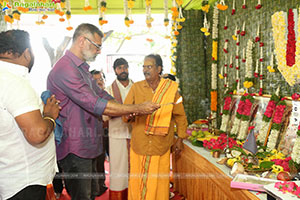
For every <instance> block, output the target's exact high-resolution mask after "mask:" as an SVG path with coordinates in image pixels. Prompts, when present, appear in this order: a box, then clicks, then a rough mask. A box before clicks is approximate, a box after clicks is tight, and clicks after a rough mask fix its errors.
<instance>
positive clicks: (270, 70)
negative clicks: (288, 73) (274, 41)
mask: <svg viewBox="0 0 300 200" xmlns="http://www.w3.org/2000/svg"><path fill="white" fill-rule="evenodd" d="M267 69H268V71H269V72H270V73H273V72H275V69H274V54H273V53H272V54H271V61H270V65H269V66H268V67H267Z"/></svg>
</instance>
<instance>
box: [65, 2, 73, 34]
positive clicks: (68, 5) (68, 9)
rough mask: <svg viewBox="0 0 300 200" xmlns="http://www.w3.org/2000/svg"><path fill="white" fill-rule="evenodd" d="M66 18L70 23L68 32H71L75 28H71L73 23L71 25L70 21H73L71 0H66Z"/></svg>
mask: <svg viewBox="0 0 300 200" xmlns="http://www.w3.org/2000/svg"><path fill="white" fill-rule="evenodd" d="M66 1H67V2H66V9H67V10H66V18H67V21H68V26H67V28H66V29H67V30H68V31H71V30H72V29H73V27H72V26H71V23H70V19H71V3H70V0H66Z"/></svg>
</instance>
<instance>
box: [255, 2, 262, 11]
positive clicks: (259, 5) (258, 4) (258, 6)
mask: <svg viewBox="0 0 300 200" xmlns="http://www.w3.org/2000/svg"><path fill="white" fill-rule="evenodd" d="M261 7H262V5H261V2H260V0H258V2H257V5H256V6H255V9H257V10H258V9H261Z"/></svg>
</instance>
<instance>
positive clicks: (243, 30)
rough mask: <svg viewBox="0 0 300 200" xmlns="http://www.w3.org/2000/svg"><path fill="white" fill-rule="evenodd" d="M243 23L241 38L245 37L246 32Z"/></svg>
mask: <svg viewBox="0 0 300 200" xmlns="http://www.w3.org/2000/svg"><path fill="white" fill-rule="evenodd" d="M245 26H246V25H245V21H244V23H243V26H242V31H241V36H245V35H246V30H245Z"/></svg>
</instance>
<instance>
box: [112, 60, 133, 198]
mask: <svg viewBox="0 0 300 200" xmlns="http://www.w3.org/2000/svg"><path fill="white" fill-rule="evenodd" d="M113 68H114V71H115V74H116V76H117V78H116V80H115V81H114V82H113V83H112V85H110V86H108V87H107V88H106V91H107V92H108V93H109V94H110V95H111V96H113V97H114V98H115V99H116V101H118V102H119V103H123V101H124V100H125V98H126V96H127V94H128V92H129V90H130V88H131V86H132V84H133V82H132V81H131V80H130V79H129V78H128V62H127V61H126V60H125V59H123V58H118V59H116V60H115V62H114V65H113ZM129 126H130V125H128V124H127V123H124V122H123V121H122V118H121V117H115V118H110V119H109V128H108V135H109V157H110V163H109V168H110V178H109V183H110V185H109V195H110V199H114V200H118V199H120V200H121V199H122V200H124V199H127V188H128V170H129V169H128V159H129V157H128V155H129V140H130V128H129Z"/></svg>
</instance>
